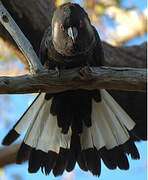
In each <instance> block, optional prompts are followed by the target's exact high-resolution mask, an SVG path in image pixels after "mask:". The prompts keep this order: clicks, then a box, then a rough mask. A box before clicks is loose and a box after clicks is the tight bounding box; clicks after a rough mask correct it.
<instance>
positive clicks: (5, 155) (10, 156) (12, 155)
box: [0, 144, 20, 168]
mask: <svg viewBox="0 0 148 180" xmlns="http://www.w3.org/2000/svg"><path fill="white" fill-rule="evenodd" d="M19 147H20V144H14V145H12V146H9V147H4V148H1V149H0V168H2V167H4V166H6V165H8V164H13V163H15V162H16V155H17V152H18V150H19Z"/></svg>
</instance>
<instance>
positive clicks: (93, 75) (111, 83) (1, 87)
mask: <svg viewBox="0 0 148 180" xmlns="http://www.w3.org/2000/svg"><path fill="white" fill-rule="evenodd" d="M80 88H81V89H89V90H91V89H120V90H136V91H145V90H146V69H136V68H110V67H100V68H96V67H93V68H91V71H90V69H88V68H82V69H80V68H77V69H70V70H63V71H61V72H60V77H58V75H57V72H56V71H52V70H51V71H47V70H45V71H42V72H40V73H37V74H35V75H31V74H30V75H29V74H27V75H23V76H17V77H0V94H19V93H21V94H23V93H34V92H40V91H41V92H48V93H57V92H61V91H65V90H72V89H73V90H74V89H80Z"/></svg>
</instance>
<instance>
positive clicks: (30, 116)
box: [14, 93, 45, 134]
mask: <svg viewBox="0 0 148 180" xmlns="http://www.w3.org/2000/svg"><path fill="white" fill-rule="evenodd" d="M44 97H45V93H41V94H40V95H39V96H38V97H37V99H35V101H34V103H33V104H32V105H31V106H30V107H29V108H28V110H27V111H26V112H25V113H24V115H23V116H22V117H21V118H20V120H19V122H18V123H17V124H16V126H15V128H14V129H15V131H16V132H17V133H18V134H22V133H23V132H24V131H25V130H26V129H27V128H28V126H29V124H30V123H31V122H32V121H33V120H34V118H35V116H36V113H37V112H38V111H39V110H40V107H41V106H42V103H43V100H44Z"/></svg>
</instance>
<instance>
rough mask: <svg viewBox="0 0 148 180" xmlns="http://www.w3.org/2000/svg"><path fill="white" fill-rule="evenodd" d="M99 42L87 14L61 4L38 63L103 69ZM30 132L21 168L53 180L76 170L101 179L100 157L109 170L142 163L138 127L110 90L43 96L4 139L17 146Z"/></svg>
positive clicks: (21, 153)
mask: <svg viewBox="0 0 148 180" xmlns="http://www.w3.org/2000/svg"><path fill="white" fill-rule="evenodd" d="M103 58H104V55H103V49H102V46H101V41H100V38H99V35H98V33H97V31H96V29H95V28H94V27H93V26H92V25H91V22H90V20H89V17H88V15H87V13H86V12H85V11H84V9H83V8H82V7H80V6H79V5H78V4H75V3H66V4H63V5H61V6H59V7H58V8H57V9H56V10H55V12H54V15H53V18H52V25H51V28H48V30H47V31H46V32H45V34H44V37H43V40H42V42H41V48H40V60H41V62H42V64H44V66H45V67H47V68H48V69H58V70H59V71H60V69H69V68H75V67H83V66H96V67H97V66H101V64H102V60H103ZM26 129H28V130H27V133H26V135H25V138H24V141H23V143H22V145H21V147H20V149H19V152H18V154H17V159H16V162H17V163H18V164H20V163H22V162H24V161H25V160H26V159H29V168H28V170H29V172H30V173H35V172H37V171H38V170H39V169H40V167H41V170H42V171H43V172H45V174H49V173H50V172H51V171H52V172H53V174H54V175H55V176H59V175H62V173H63V172H64V170H67V171H68V172H70V171H72V170H73V169H74V167H75V164H76V162H77V163H78V165H79V167H80V168H81V169H82V170H84V171H90V172H92V174H93V175H97V176H99V175H100V171H101V159H102V160H103V162H104V164H105V165H106V166H107V167H108V168H109V169H116V168H117V167H119V168H120V169H125V170H126V169H128V168H129V162H128V159H127V155H128V154H130V155H131V157H132V158H133V159H139V153H138V150H137V148H136V146H135V144H134V140H133V139H134V138H133V136H134V135H135V136H137V135H136V123H135V122H134V121H133V120H132V119H131V118H130V117H129V116H128V114H127V113H126V112H125V111H124V110H123V109H122V108H121V107H120V106H119V105H118V104H117V102H116V101H115V100H114V99H113V98H112V97H111V96H110V95H109V93H108V92H107V91H106V90H103V89H102V90H91V91H89V90H83V89H79V90H73V91H66V92H62V93H57V94H48V93H40V94H39V95H38V96H37V97H36V99H35V100H34V101H33V103H32V104H31V106H30V107H29V108H28V109H27V111H26V112H25V113H24V114H23V116H22V117H21V118H20V120H19V121H18V122H17V123H16V124H15V126H14V127H13V129H12V130H11V131H10V132H9V133H8V134H7V136H6V137H5V138H4V140H3V144H4V145H9V144H11V143H12V142H14V141H15V140H16V139H17V138H18V137H19V136H20V135H21V134H22V133H23V132H24V131H25V130H26Z"/></svg>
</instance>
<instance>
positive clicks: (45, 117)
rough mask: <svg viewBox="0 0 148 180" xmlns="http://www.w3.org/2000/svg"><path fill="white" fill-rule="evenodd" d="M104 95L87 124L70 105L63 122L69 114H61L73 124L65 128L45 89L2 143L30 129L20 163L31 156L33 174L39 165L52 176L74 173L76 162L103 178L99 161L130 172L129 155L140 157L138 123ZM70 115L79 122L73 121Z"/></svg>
mask: <svg viewBox="0 0 148 180" xmlns="http://www.w3.org/2000/svg"><path fill="white" fill-rule="evenodd" d="M100 93H101V98H102V100H101V102H100V101H99V102H97V101H95V100H94V99H92V104H91V106H92V108H90V109H92V112H89V113H88V114H89V115H90V114H91V118H90V117H89V116H88V122H85V121H84V122H83V121H81V120H80V121H79V122H78V120H79V118H78V117H77V116H78V115H79V114H81V113H80V112H79V113H78V112H77V113H75V112H73V110H72V109H71V110H70V112H68V113H69V115H68V116H67V119H66V121H65V122H64V117H66V115H65V116H62V118H63V119H62V125H63V124H65V123H66V122H70V123H71V124H68V126H66V127H65V129H64V128H63V127H62V126H60V125H59V123H60V121H58V116H55V115H53V114H51V112H52V111H51V107H52V106H53V99H47V98H45V96H46V95H45V93H41V94H40V95H39V96H38V97H37V98H36V99H35V101H34V102H33V103H32V105H31V106H30V107H29V108H28V110H27V111H26V112H25V113H24V115H23V116H22V117H21V119H20V120H19V121H18V122H17V123H16V125H15V126H14V127H13V129H12V130H11V131H10V132H9V133H8V135H7V136H6V137H5V139H4V141H3V144H5V145H9V144H11V143H12V142H13V141H14V140H16V138H17V137H18V136H19V135H20V134H22V133H23V132H24V131H25V130H26V129H27V128H28V130H27V133H26V135H25V138H24V141H23V143H22V145H21V147H20V150H19V152H18V155H17V159H16V162H17V163H18V164H20V163H22V162H24V161H25V160H26V159H29V168H28V171H29V172H30V173H35V172H37V171H38V170H39V169H40V168H41V170H42V172H44V173H45V174H46V175H47V174H49V173H50V172H51V171H53V174H54V176H59V175H61V174H63V172H64V170H67V171H68V172H70V171H72V170H73V168H74V166H75V164H76V161H77V162H78V164H79V166H80V168H81V169H82V170H84V171H90V172H91V173H92V174H93V175H96V176H99V175H100V172H101V159H102V160H103V161H104V164H105V165H106V166H107V167H108V168H109V169H115V168H117V167H119V168H120V169H124V170H127V169H128V168H129V162H128V159H127V154H130V155H131V157H132V158H133V159H139V158H140V156H139V153H138V150H137V148H136V146H135V144H134V141H133V140H132V138H131V137H130V133H129V132H130V131H132V130H133V129H134V128H135V122H134V121H132V119H130V117H129V116H128V115H127V114H126V112H125V111H124V110H122V108H121V107H120V106H119V105H118V104H117V103H116V102H115V101H114V99H113V98H112V97H111V96H110V95H109V94H108V93H107V92H106V91H105V90H101V91H100ZM66 107H68V104H67V105H66ZM67 109H68V108H67ZM86 109H89V108H86ZM79 111H80V110H79ZM83 111H84V109H83ZM70 114H71V115H70ZM82 114H85V113H84V112H82ZM82 114H81V116H82ZM72 116H73V118H74V119H76V120H77V121H74V119H73V121H74V122H73V121H69V120H68V119H69V117H72ZM82 117H83V116H82ZM90 119H91V122H90ZM80 123H81V124H80ZM69 125H70V127H69ZM77 126H78V127H77ZM67 128H68V129H67ZM81 129H82V130H81ZM63 131H64V132H63Z"/></svg>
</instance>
